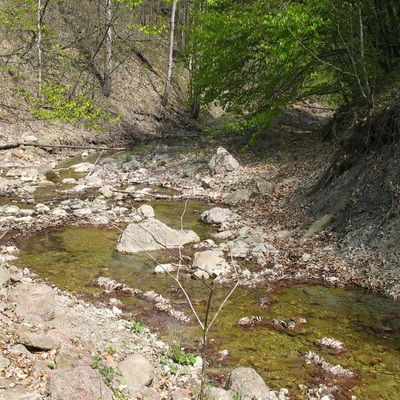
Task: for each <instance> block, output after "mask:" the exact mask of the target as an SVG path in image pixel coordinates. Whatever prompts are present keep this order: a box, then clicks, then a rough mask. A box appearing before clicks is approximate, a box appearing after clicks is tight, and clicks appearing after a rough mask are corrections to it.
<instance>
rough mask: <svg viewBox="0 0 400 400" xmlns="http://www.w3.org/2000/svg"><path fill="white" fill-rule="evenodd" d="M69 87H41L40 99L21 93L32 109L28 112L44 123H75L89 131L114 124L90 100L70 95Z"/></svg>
mask: <svg viewBox="0 0 400 400" xmlns="http://www.w3.org/2000/svg"><path fill="white" fill-rule="evenodd" d="M70 90H71V86H62V85H60V84H58V83H56V82H50V83H48V84H45V85H43V86H42V93H41V95H42V97H41V98H35V97H33V96H32V95H30V94H28V93H23V94H24V95H25V98H26V99H27V100H28V102H29V103H30V104H32V107H31V108H30V112H31V113H32V114H33V115H35V116H36V117H38V118H41V119H43V120H45V121H52V122H55V121H62V122H69V123H75V124H77V125H79V126H84V127H86V128H91V129H101V126H100V124H101V123H102V122H116V121H117V120H118V118H113V117H112V116H111V115H110V114H108V113H107V112H105V111H104V110H103V109H102V108H101V107H99V106H98V105H96V104H95V103H94V101H93V100H92V99H90V98H89V97H88V96H86V95H84V94H83V93H78V94H75V95H72V94H71V92H70Z"/></svg>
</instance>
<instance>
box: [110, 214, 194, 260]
mask: <svg viewBox="0 0 400 400" xmlns="http://www.w3.org/2000/svg"><path fill="white" fill-rule="evenodd" d="M199 241H200V237H199V236H198V235H197V233H196V232H194V231H190V230H177V229H172V228H170V227H169V226H167V225H165V224H164V223H163V222H161V221H159V220H157V219H154V218H149V219H146V220H145V221H143V222H141V223H139V224H129V225H128V226H127V227H126V229H125V230H124V232H123V233H122V235H121V236H120V238H119V241H118V245H117V250H118V251H120V252H122V253H129V254H134V253H138V252H140V251H154V250H163V249H170V248H175V247H180V246H183V245H185V244H189V243H196V242H199Z"/></svg>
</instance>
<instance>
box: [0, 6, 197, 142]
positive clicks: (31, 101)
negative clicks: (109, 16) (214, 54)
mask: <svg viewBox="0 0 400 400" xmlns="http://www.w3.org/2000/svg"><path fill="white" fill-rule="evenodd" d="M4 7H6V6H4ZM6 11H9V10H6ZM6 11H4V14H6ZM33 11H34V10H33ZM127 11H128V10H127V9H126V8H124V7H123V5H122V4H121V5H118V4H117V8H116V10H115V15H114V21H115V23H114V25H113V54H112V70H111V73H110V74H111V84H112V86H111V91H110V94H109V95H105V94H104V77H105V73H106V71H105V66H104V63H105V49H104V40H105V39H104V32H103V30H104V29H103V28H104V27H103V24H104V16H103V14H102V13H103V10H99V9H98V4H96V2H92V1H88V0H83V1H82V2H80V7H79V8H77V7H75V6H74V4H73V2H70V1H66V2H59V3H58V4H55V5H51V6H48V7H47V8H46V12H45V14H44V16H43V21H44V24H45V25H44V28H43V34H42V39H41V54H40V57H41V59H40V61H39V59H38V57H39V53H38V37H37V32H35V31H34V26H35V23H36V21H34V20H32V15H31V14H32V12H31V14H29V15H28V12H26V14H23V13H22V11H21V12H20V13H18V14H17V11H15V15H14V16H13V17H14V19H12V20H11V22H9V23H8V24H4V25H3V26H2V28H1V29H0V35H1V40H0V54H1V55H2V57H1V60H0V62H1V66H2V68H1V69H0V79H1V81H2V90H1V93H0V116H1V117H0V139H2V140H8V138H9V137H10V136H11V137H13V136H14V137H15V140H17V139H20V138H21V135H22V136H23V135H25V136H26V135H29V134H34V135H35V136H37V137H38V138H39V139H40V141H43V142H45V143H53V144H54V143H64V144H71V143H77V144H79V143H82V141H87V142H90V143H109V144H110V143H113V144H115V143H116V142H123V141H137V140H141V139H143V138H145V137H149V136H153V137H154V136H164V135H171V133H174V132H175V133H176V132H177V131H180V130H182V129H183V128H184V127H186V126H187V127H188V128H189V127H190V126H191V124H192V128H193V126H194V124H193V123H191V122H190V121H189V119H188V118H187V111H186V109H185V107H186V104H187V90H188V89H187V86H188V83H187V73H186V72H185V70H184V68H183V67H181V66H180V61H179V60H176V63H175V66H174V67H175V68H174V74H173V83H172V90H171V94H170V97H169V104H168V106H167V107H162V106H161V97H162V95H163V91H164V86H165V79H166V72H167V55H168V38H167V34H168V30H167V29H166V28H164V29H163V30H162V31H161V32H160V33H157V32H156V33H147V32H142V31H141V30H140V29H139V28H135V29H134V28H132V27H131V25H132V26H133V27H135V26H136V25H135V24H139V21H138V20H137V19H138V18H139V16H140V15H139V13H138V15H136V14H135V13H131V14H130V13H129V12H127ZM10 12H11V11H10ZM161 17H162V16H160V15H158V16H154V17H153V19H154V21H150V24H151V23H152V24H154V26H160V25H161V26H165V25H166V23H167V22H168V19H167V17H166V16H164V17H163V20H161V21H159V19H160V18H161ZM156 19H157V20H156ZM150 26H151V25H150ZM39 74H40V77H39ZM39 79H40V84H41V87H42V91H43V93H44V94H42V98H41V99H40V98H39V101H41V106H42V107H43V108H44V110H47V111H49V113H48V114H46V115H45V117H46V118H44V120H43V118H41V115H39V118H37V117H35V115H33V113H32V111H34V112H35V109H37V105H38V103H37V101H38V100H37V99H38V97H37V90H38V84H39ZM63 90H65V93H64V92H62V93H61V91H63ZM60 93H61V95H60V96H59V94H60ZM79 96H82V98H83V99H84V101H89V102H90V103H91V105H93V106H95V107H100V108H101V110H102V111H101V112H104V113H106V114H107V116H109V117H110V118H116V119H117V121H116V122H114V121H107V118H106V119H102V118H101V115H100V117H99V118H98V119H97V120H96V121H94V122H96V125H98V126H97V127H95V129H90V130H88V129H86V128H87V126H88V122H91V121H90V120H89V121H85V120H82V118H77V120H74V121H72V123H71V122H70V121H68V117H69V116H68V115H67V116H65V115H61V118H58V117H59V116H60V113H58V114H57V112H59V110H58V109H57V106H58V105H57V102H60V103H61V101H62V102H64V103H63V104H61V105H64V106H67V107H70V108H71V109H73V108H74V106H75V107H77V108H79V107H81V108H82V110H81V111H82V113H86V114H87V115H89V114H90V113H91V112H92V110H91V109H88V108H84V106H81V105H80V104H81V103H79ZM61 97H62V98H61ZM51 112H53V114H56V115H55V118H53V117H54V115H50V114H51ZM64 117H65V118H64ZM65 130H67V131H68V132H69V133H68V135H63V134H62V133H63V131H65Z"/></svg>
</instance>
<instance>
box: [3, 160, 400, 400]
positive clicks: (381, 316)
mask: <svg viewBox="0 0 400 400" xmlns="http://www.w3.org/2000/svg"><path fill="white" fill-rule="evenodd" d="M96 158H97V156H96V155H92V158H91V159H89V161H92V162H96ZM76 161H77V160H76V159H72V160H70V161H69V162H68V163H64V164H62V165H61V174H60V177H59V181H60V182H61V179H62V178H74V179H75V178H76V179H77V180H78V179H79V178H80V177H84V176H86V175H87V172H85V173H71V172H70V171H68V170H67V168H68V167H69V166H70V165H72V164H74V162H76ZM162 162H164V160H162ZM109 169H110V171H107V172H108V173H110V174H111V175H110V176H108V178H109V180H110V179H114V178H113V175H112V174H113V173H114V172H113V170H112V169H111V168H109ZM104 170H107V168H104ZM115 176H118V175H115ZM143 179H144V180H145V179H147V178H146V175H145V176H144V178H143ZM136 184H137V183H136V182H135V186H136ZM73 186H74V184H68V183H62V182H61V183H57V185H56V186H45V187H40V188H38V189H37V191H36V193H35V196H34V197H35V198H34V199H33V195H31V194H30V192H29V191H28V192H27V193H28V194H27V195H26V199H25V200H24V201H25V203H23V204H21V203H20V198H19V197H18V196H16V197H15V198H14V197H8V198H2V199H1V204H0V205H4V206H6V205H9V204H13V205H18V206H21V207H23V208H25V209H29V208H32V209H33V208H34V204H35V203H36V204H37V203H39V202H42V203H45V204H50V205H51V206H52V207H55V206H57V205H58V204H60V203H61V202H62V201H63V200H65V199H69V200H74V199H76V200H80V198H82V199H85V201H86V200H88V204H89V206H88V207H90V205H91V204H92V203H90V201H94V200H93V199H95V198H96V196H97V195H98V193H97V189H91V190H93V192H90V191H89V194H88V192H86V193H85V195H84V196H85V197H83V196H81V195H80V194H79V193H76V192H69V191H68V190H69V189H70V188H72V187H73ZM125 186H126V185H125ZM141 188H142V186H140V185H138V186H137V190H140V189H141ZM155 189H156V191H158V192H159V193H170V192H168V190H166V189H165V188H160V187H158V188H155ZM91 193H92V194H93V195H92V194H91ZM107 201H108V202H112V201H114V202H115V204H116V205H117V206H123V205H124V204H125V203H126V202H127V201H129V202H130V206H131V207H132V209H133V208H137V207H139V206H140V205H141V204H143V203H140V202H135V200H132V199H129V200H127V199H125V200H121V201H118V200H117V201H116V200H111V199H109V200H107ZM124 202H125V203H124ZM150 204H151V205H152V207H153V208H154V211H155V215H156V218H157V219H159V220H160V221H162V222H164V223H165V224H167V225H168V226H170V227H172V228H175V229H180V228H181V217H182V215H183V210H184V209H186V211H185V221H184V223H185V226H184V228H185V229H191V230H194V231H195V232H196V233H197V234H198V235H199V237H200V238H201V239H202V240H204V239H207V238H210V237H211V236H212V233H213V232H215V228H213V227H210V226H206V225H204V224H203V223H202V222H201V221H200V214H201V213H202V212H203V211H206V210H208V209H210V208H211V207H212V206H213V205H212V204H211V203H210V202H209V203H206V202H201V201H197V200H190V201H188V202H184V201H181V200H154V199H153V201H151V203H150ZM79 207H80V209H79V210H78V211H80V212H81V214H79V215H86V214H85V213H84V212H85V204H82V203H81V204H80V205H79ZM70 210H72V211H73V210H74V208H72V206H71V207H70ZM110 215H111V214H110ZM125 225H126V222H123V223H108V224H105V225H104V226H107V228H105V227H104V226H101V227H100V226H96V224H87V225H85V226H81V225H79V224H76V225H75V224H73V225H68V224H67V226H65V225H64V227H63V228H62V229H45V230H43V231H42V232H40V233H36V234H34V235H26V236H20V237H18V238H17V242H16V245H17V247H18V248H19V249H20V252H19V255H18V259H17V260H15V264H16V265H17V266H18V267H20V268H29V269H30V270H31V271H32V272H34V273H36V274H37V275H38V277H39V278H40V279H43V280H45V281H47V282H49V283H50V284H54V285H56V286H57V287H59V288H60V289H62V290H68V291H70V292H72V293H74V294H76V295H77V296H79V297H81V298H83V299H85V300H88V301H93V302H99V301H100V302H103V303H104V304H109V300H110V297H118V300H119V301H121V302H122V303H121V305H119V306H118V307H119V308H120V309H121V310H122V311H123V312H124V318H128V319H129V318H131V319H133V320H134V321H138V322H142V323H144V324H145V325H146V326H148V327H149V328H151V329H152V330H154V331H157V332H158V333H159V335H160V336H161V338H162V339H163V340H165V341H166V342H168V343H174V342H175V343H177V344H178V345H179V346H180V347H183V348H184V349H185V350H186V351H191V352H194V353H197V354H200V351H201V349H200V343H201V338H202V332H201V330H200V328H199V326H198V325H197V324H196V323H195V322H193V323H183V322H179V321H177V320H176V319H173V318H172V317H170V316H168V315H167V314H165V313H162V312H160V311H157V310H155V308H154V307H153V304H152V303H150V302H149V301H146V300H144V299H142V298H136V297H132V296H129V295H126V294H122V293H118V294H115V293H113V294H112V295H110V296H108V297H107V296H105V295H104V294H103V291H102V289H100V288H99V287H98V286H97V285H96V283H95V280H96V278H97V277H99V276H106V277H109V278H112V279H113V280H115V281H117V282H120V283H124V284H126V285H127V286H129V287H131V288H135V289H139V290H142V291H150V290H154V291H155V292H156V293H159V294H161V295H163V296H164V297H165V298H167V299H170V300H172V301H173V303H174V304H175V305H176V307H177V309H179V310H182V311H184V312H185V313H186V314H188V315H191V310H190V309H189V307H188V305H187V301H186V299H185V297H184V296H183V295H182V293H181V291H180V290H179V288H178V287H177V285H176V283H175V282H174V281H173V280H172V278H171V277H169V276H168V275H166V274H155V273H154V267H155V266H156V264H157V263H160V264H161V263H168V262H171V257H172V256H173V254H171V252H168V251H159V252H155V253H153V254H152V257H150V256H149V255H148V254H147V253H137V254H135V255H127V254H121V253H119V252H117V251H116V245H117V242H118V238H119V236H120V235H121V230H122V229H124V226H125ZM185 255H188V256H192V255H193V250H191V249H185ZM155 260H156V261H157V262H156V261H155ZM245 267H246V268H248V269H249V270H253V269H256V270H257V268H258V269H260V268H261V267H260V266H259V265H258V266H257V265H245ZM181 282H182V284H183V285H184V287H185V289H186V291H187V292H188V293H189V295H190V298H191V299H192V302H193V304H194V307H195V309H196V311H197V312H198V314H199V316H200V317H201V318H204V313H205V304H206V303H207V299H208V296H209V292H208V290H207V289H206V287H205V285H204V284H203V283H202V282H200V281H198V280H194V279H191V278H190V277H189V276H186V275H184V274H182V277H181ZM213 288H214V289H213V300H212V303H211V315H213V313H215V312H216V310H217V309H218V307H219V305H220V304H221V303H222V302H223V300H224V298H225V296H226V295H227V293H228V292H229V290H230V289H231V288H230V287H224V286H222V285H218V284H216V285H213ZM107 302H108V303H107ZM242 318H250V319H251V320H253V321H254V323H251V324H249V325H247V326H244V325H241V324H239V323H238V322H239V321H240V320H241V319H242ZM193 321H194V318H193ZM299 321H300V323H298V322H299ZM292 322H293V323H294V328H293V329H292V328H290V327H289V328H288V326H289V325H290V324H291V323H292ZM209 339H210V345H209V348H208V352H209V354H208V359H209V361H210V365H209V368H208V372H209V374H210V375H211V376H212V377H213V378H214V380H215V381H219V382H220V383H222V382H224V381H225V378H226V376H227V375H228V374H229V372H230V371H231V370H232V369H233V368H235V367H238V366H246V367H253V368H254V369H255V370H256V371H257V372H258V373H259V374H260V375H261V376H262V377H263V379H264V380H265V382H266V383H267V385H268V386H269V387H270V388H271V389H274V390H279V388H282V387H285V388H287V389H288V390H289V393H290V396H291V397H290V398H291V399H296V400H301V399H304V398H306V394H305V393H306V392H307V393H308V395H309V394H310V391H309V390H307V387H306V386H308V387H314V388H316V389H315V390H316V391H315V398H316V399H318V398H320V397H319V392H318V390H317V388H318V387H325V385H326V386H329V387H333V390H332V391H333V392H334V393H335V394H334V396H335V397H334V398H335V399H336V400H341V399H343V400H344V399H351V398H352V396H356V398H357V399H368V400H380V399H387V400H393V399H397V398H400V309H399V306H398V303H396V302H393V301H391V300H389V299H386V298H383V297H379V296H377V295H374V294H371V293H370V292H366V291H361V290H356V289H345V288H332V287H329V286H324V285H321V284H318V285H317V284H305V283H302V284H299V283H296V284H295V283H293V282H285V284H284V285H283V284H282V283H281V284H279V285H276V287H273V290H270V288H265V287H257V288H246V287H238V288H237V289H236V290H235V291H234V293H233V295H232V296H231V297H230V298H229V300H228V301H227V303H226V304H225V307H224V308H223V311H222V313H221V314H220V315H219V317H218V320H217V322H216V324H215V326H214V327H213V328H212V330H211V332H210V337H209ZM324 339H328V341H329V340H331V341H332V340H333V341H334V342H335V341H336V343H339V347H336V348H332V347H330V346H326V345H324V342H323V340H324ZM307 354H308V355H309V356H310V355H311V354H316V355H318V356H319V357H321V360H322V361H321V362H320V363H319V364H318V363H317V364H316V363H307V362H306V361H307V358H306V355H307ZM326 365H330V366H341V367H342V368H343V369H345V370H346V371H350V373H351V376H350V377H349V376H346V377H344V376H342V375H340V374H337V375H335V374H331V373H327V372H326V371H325V370H324V367H325V366H326ZM335 387H336V389H335ZM324 392H325V393H326V390H325V391H324Z"/></svg>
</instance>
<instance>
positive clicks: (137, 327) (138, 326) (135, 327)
mask: <svg viewBox="0 0 400 400" xmlns="http://www.w3.org/2000/svg"><path fill="white" fill-rule="evenodd" d="M127 155H129V156H130V154H127ZM130 160H132V156H130ZM130 160H129V161H130ZM123 162H128V161H123ZM143 329H144V325H143V324H142V323H141V322H134V323H133V324H132V325H131V326H130V328H129V330H130V332H133V333H138V334H139V333H142V332H143Z"/></svg>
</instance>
